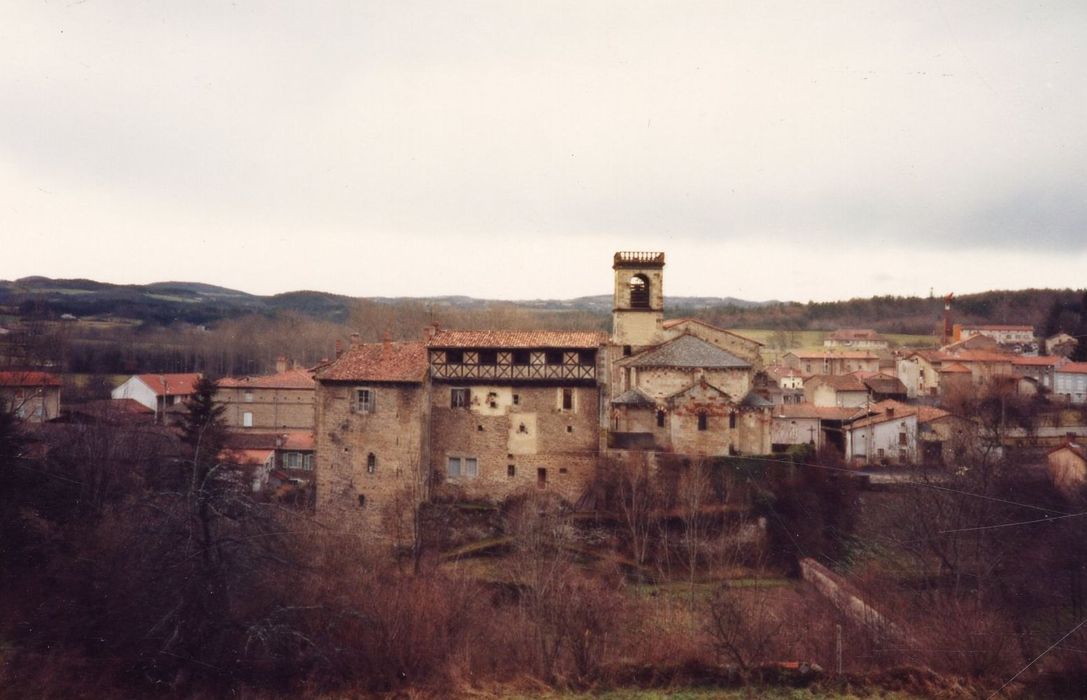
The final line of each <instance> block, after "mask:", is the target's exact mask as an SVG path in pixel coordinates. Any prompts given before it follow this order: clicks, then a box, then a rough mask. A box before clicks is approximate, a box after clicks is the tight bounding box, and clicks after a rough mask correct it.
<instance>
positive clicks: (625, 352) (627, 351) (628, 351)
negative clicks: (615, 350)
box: [623, 345, 634, 357]
mask: <svg viewBox="0 0 1087 700" xmlns="http://www.w3.org/2000/svg"><path fill="white" fill-rule="evenodd" d="M632 352H634V348H632V347H631V346H629V345H624V346H623V357H630V354H631V353H632Z"/></svg>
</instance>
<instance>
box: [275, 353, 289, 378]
mask: <svg viewBox="0 0 1087 700" xmlns="http://www.w3.org/2000/svg"><path fill="white" fill-rule="evenodd" d="M286 371H287V358H286V357H283V356H282V355H280V356H279V357H277V358H276V374H283V373H284V372H286Z"/></svg>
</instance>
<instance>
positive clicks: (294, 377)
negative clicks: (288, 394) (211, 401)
mask: <svg viewBox="0 0 1087 700" xmlns="http://www.w3.org/2000/svg"><path fill="white" fill-rule="evenodd" d="M217 385H218V387H219V388H220V389H312V388H314V386H316V382H314V381H313V374H312V373H311V372H310V371H309V370H305V369H288V370H286V371H284V372H278V373H276V374H265V375H261V376H258V377H224V378H223V379H220V380H219V381H218V382H217Z"/></svg>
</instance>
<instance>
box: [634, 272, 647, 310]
mask: <svg viewBox="0 0 1087 700" xmlns="http://www.w3.org/2000/svg"><path fill="white" fill-rule="evenodd" d="M630 308H632V309H648V308H649V280H648V279H646V277H645V275H634V276H633V277H631V278H630Z"/></svg>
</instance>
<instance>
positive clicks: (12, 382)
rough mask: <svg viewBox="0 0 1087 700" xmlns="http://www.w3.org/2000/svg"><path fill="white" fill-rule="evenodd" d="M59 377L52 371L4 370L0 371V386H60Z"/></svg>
mask: <svg viewBox="0 0 1087 700" xmlns="http://www.w3.org/2000/svg"><path fill="white" fill-rule="evenodd" d="M60 385H61V381H60V377H58V376H57V375H55V374H53V373H52V372H38V371H29V370H28V371H25V372H22V371H6V372H0V386H27V387H34V386H60Z"/></svg>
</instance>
